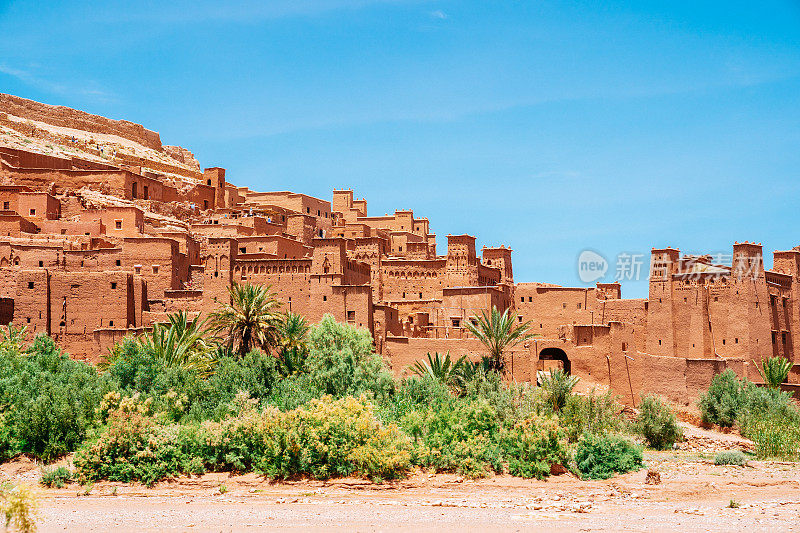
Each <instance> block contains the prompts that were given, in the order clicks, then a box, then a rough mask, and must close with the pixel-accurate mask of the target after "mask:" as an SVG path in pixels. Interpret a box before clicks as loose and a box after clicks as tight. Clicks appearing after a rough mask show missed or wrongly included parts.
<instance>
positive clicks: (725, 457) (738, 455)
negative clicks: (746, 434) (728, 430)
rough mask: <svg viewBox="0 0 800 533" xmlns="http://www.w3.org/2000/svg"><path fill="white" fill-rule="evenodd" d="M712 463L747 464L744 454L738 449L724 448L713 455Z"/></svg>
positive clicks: (718, 464) (719, 464)
mask: <svg viewBox="0 0 800 533" xmlns="http://www.w3.org/2000/svg"><path fill="white" fill-rule="evenodd" d="M714 464H715V465H717V466H721V465H734V466H745V465H747V456H745V454H743V453H742V452H741V451H740V450H726V451H723V452H719V453H718V454H717V455H715V456H714Z"/></svg>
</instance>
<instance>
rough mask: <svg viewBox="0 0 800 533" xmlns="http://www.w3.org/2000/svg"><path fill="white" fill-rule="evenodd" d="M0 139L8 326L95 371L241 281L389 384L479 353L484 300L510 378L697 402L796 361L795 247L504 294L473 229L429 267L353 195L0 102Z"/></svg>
mask: <svg viewBox="0 0 800 533" xmlns="http://www.w3.org/2000/svg"><path fill="white" fill-rule="evenodd" d="M48 124H50V125H53V126H57V128H48ZM0 134H1V135H0V139H2V140H4V141H5V142H3V143H0V202H2V210H0V322H2V323H4V324H7V323H9V322H11V321H13V323H14V324H16V325H26V326H28V328H29V331H31V332H32V333H40V332H42V333H47V334H49V335H52V336H53V337H54V338H55V339H56V340H57V341H58V342H59V343H60V344H61V345H62V346H63V347H64V348H65V349H66V350H67V351H68V352H69V353H71V354H72V355H73V356H74V357H78V358H82V359H87V360H90V361H98V360H99V359H100V358H101V357H102V356H103V355H104V354H105V353H106V351H107V349H108V348H109V347H111V346H112V345H113V343H115V342H117V341H119V340H120V339H121V338H122V337H124V336H125V335H127V334H135V333H137V332H141V331H143V330H145V329H146V328H148V327H151V326H152V324H153V323H155V322H158V321H163V320H165V319H166V317H167V314H168V313H171V312H174V311H177V310H186V311H188V312H190V313H192V314H196V313H209V312H211V311H212V310H214V309H215V308H216V307H217V306H218V305H219V303H220V302H221V301H223V300H224V299H225V298H227V287H228V286H229V285H230V284H231V283H232V282H233V281H237V282H240V283H244V282H247V283H259V284H265V285H270V286H271V287H272V290H273V291H274V292H275V293H276V295H277V297H278V299H280V301H281V302H282V303H283V305H284V309H285V310H287V311H293V312H296V313H301V314H303V315H305V316H306V317H307V318H308V319H309V320H311V321H317V320H319V319H320V318H321V317H322V316H323V315H324V314H326V313H330V314H332V315H333V316H334V317H335V318H336V319H337V320H340V321H342V322H347V323H350V324H353V325H355V326H358V327H363V328H367V329H368V330H369V331H370V332H371V334H372V335H373V338H374V342H375V349H376V351H377V352H378V353H381V354H383V355H384V356H385V357H386V359H387V361H388V362H389V363H390V364H391V365H392V368H393V369H394V371H395V372H396V373H397V374H398V375H401V374H403V373H404V372H405V371H406V369H407V367H408V366H409V365H411V364H412V363H413V362H414V361H416V360H418V359H420V358H424V357H425V355H426V354H427V353H428V352H436V351H438V352H448V351H449V352H450V353H451V354H452V355H456V356H459V355H461V354H469V355H470V356H472V357H476V358H477V357H479V356H480V354H481V352H482V348H481V346H480V345H479V344H478V342H477V341H476V340H475V339H474V338H471V336H470V335H469V333H468V330H467V328H466V327H465V325H466V324H467V322H468V321H470V320H473V317H474V316H475V315H476V314H480V313H482V312H483V311H487V310H489V309H491V308H492V307H497V308H498V309H499V310H501V311H505V310H509V312H510V313H511V314H512V316H513V317H514V319H515V320H516V321H517V322H518V323H523V322H527V321H530V323H531V325H532V331H533V332H534V333H536V334H537V336H536V337H534V338H533V339H531V340H530V341H528V342H525V343H524V344H520V345H518V346H516V347H514V348H513V349H512V350H510V351H509V354H508V358H509V368H510V370H511V375H512V377H513V378H515V379H518V380H535V375H536V371H537V370H541V369H544V368H548V367H550V366H553V365H558V366H562V367H565V368H567V369H568V370H569V371H570V372H572V373H574V374H577V375H579V376H581V377H582V378H584V380H583V381H584V382H585V383H590V384H599V385H605V386H608V387H610V388H612V389H613V390H614V391H615V392H616V393H617V394H620V395H621V396H622V397H623V399H624V400H626V401H629V402H634V403H635V402H636V401H637V398H638V396H639V394H640V393H641V392H656V393H660V394H663V395H665V396H667V397H669V398H671V399H672V400H674V401H676V402H679V403H688V402H690V401H692V400H693V399H694V398H696V397H697V395H698V394H699V391H701V390H702V389H704V388H706V387H707V386H708V383H709V382H710V380H711V378H712V377H713V375H714V374H716V373H719V372H721V371H722V370H724V369H726V368H732V369H734V370H735V371H736V372H737V373H739V374H741V375H746V376H748V377H750V378H751V379H757V375H754V374H755V371H754V368H753V364H752V361H753V360H755V361H759V360H760V359H761V358H763V357H768V356H771V355H783V356H785V357H787V358H788V359H789V360H790V361H792V362H796V361H797V355H796V354H797V351H798V350H800V344H798V343H800V340H797V339H796V334H797V333H798V330H799V328H800V305H798V302H800V247H799V248H795V249H792V250H789V251H781V252H775V253H774V261H773V265H774V266H773V269H772V270H765V268H764V262H763V258H762V249H761V245H759V244H754V243H749V242H744V243H735V244H734V245H733V250H732V264H731V265H727V266H725V265H718V264H713V262H712V259H711V256H681V254H680V251H679V250H677V249H674V248H663V249H653V250H652V254H651V273H650V291H649V296H648V298H645V299H622V297H621V288H620V285H619V284H618V283H598V284H597V285H596V286H594V287H560V286H556V285H552V284H547V283H524V282H523V283H515V281H514V275H513V264H512V250H511V249H510V248H508V247H505V246H502V245H501V246H498V247H484V248H482V249H480V250H478V249H476V244H475V237H473V236H470V235H447V236H446V248H445V250H443V254H442V255H439V253H438V250H437V241H436V235H435V234H434V233H433V232H432V230H431V227H430V222H429V220H428V219H427V218H422V217H418V216H416V215H415V214H414V212H413V211H410V210H398V211H395V213H394V214H392V215H384V216H370V215H369V214H368V211H367V201H366V200H364V199H357V198H355V197H354V194H353V192H352V191H350V190H334V191H333V195H332V199H331V201H327V200H324V199H320V198H314V197H312V196H308V195H305V194H300V193H295V192H288V191H277V192H255V191H251V190H249V189H247V188H244V187H237V186H235V185H233V184H231V183H230V182H228V181H227V177H226V175H225V170H224V169H222V168H219V167H213V168H208V169H205V170H201V169H200V167H199V165H198V164H197V162H196V160H194V156H192V155H191V153H190V152H188V150H185V149H183V148H180V147H169V146H162V145H161V141H160V138H159V136H158V134H157V133H155V132H151V131H149V130H146V129H144V128H143V127H141V126H139V125H135V124H132V123H126V122H124V121H110V120H109V119H105V118H103V117H95V116H92V115H88V114H85V113H82V112H79V111H75V110H69V109H65V108H55V107H52V106H46V105H44V104H39V103H36V102H31V101H29V100H24V99H21V98H16V97H13V96H10V95H0ZM14 139H27V142H22V143H21V142H16V141H15V140H14ZM47 147H50V148H47ZM53 147H56V148H53ZM57 147H66V148H65V149H63V150H60V149H57ZM67 148H68V149H67ZM797 369H798V366H797V365H795V367H794V370H793V372H792V374H791V376H790V381H791V382H792V383H799V382H800V376H799V375H798V372H797Z"/></svg>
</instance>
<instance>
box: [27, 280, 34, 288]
mask: <svg viewBox="0 0 800 533" xmlns="http://www.w3.org/2000/svg"><path fill="white" fill-rule="evenodd" d="M28 288H29V289H32V288H33V282H32V281H29V282H28Z"/></svg>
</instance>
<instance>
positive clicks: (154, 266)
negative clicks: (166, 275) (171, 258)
mask: <svg viewBox="0 0 800 533" xmlns="http://www.w3.org/2000/svg"><path fill="white" fill-rule="evenodd" d="M153 274H158V265H153Z"/></svg>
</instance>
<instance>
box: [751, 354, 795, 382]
mask: <svg viewBox="0 0 800 533" xmlns="http://www.w3.org/2000/svg"><path fill="white" fill-rule="evenodd" d="M753 364H755V361H753ZM756 369H757V370H758V373H759V374H761V379H763V380H764V383H765V384H766V385H767V387H769V388H771V389H779V388H780V387H781V383H783V382H784V381H786V378H787V377H789V371H790V370H791V369H792V363H790V362H789V360H788V359H786V358H785V357H780V356H778V357H770V358H769V359H766V360H762V361H761V366H760V367H759V366H758V365H756Z"/></svg>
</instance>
